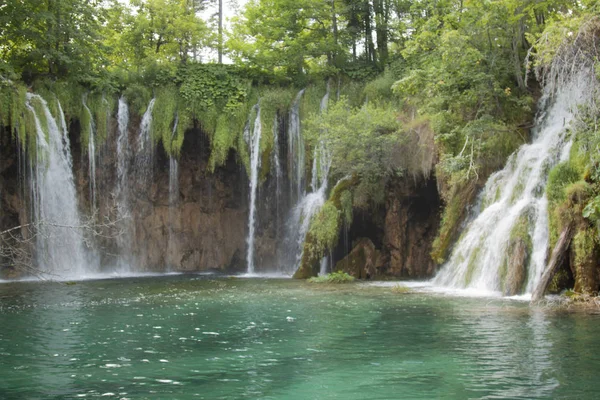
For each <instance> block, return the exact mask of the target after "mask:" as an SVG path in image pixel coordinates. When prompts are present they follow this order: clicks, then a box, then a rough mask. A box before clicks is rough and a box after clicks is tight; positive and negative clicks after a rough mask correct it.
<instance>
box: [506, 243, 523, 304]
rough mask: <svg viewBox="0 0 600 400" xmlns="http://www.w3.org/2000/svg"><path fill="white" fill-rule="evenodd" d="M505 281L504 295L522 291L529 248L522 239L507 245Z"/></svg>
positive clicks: (512, 294)
mask: <svg viewBox="0 0 600 400" xmlns="http://www.w3.org/2000/svg"><path fill="white" fill-rule="evenodd" d="M508 249H509V254H507V258H508V261H507V272H506V282H505V284H504V291H503V293H504V295H505V296H514V295H517V294H520V293H521V292H522V291H523V284H524V283H525V278H526V276H527V263H528V261H529V248H528V246H527V243H526V242H525V241H524V240H522V239H516V240H515V241H513V242H511V243H510V244H509V246H508Z"/></svg>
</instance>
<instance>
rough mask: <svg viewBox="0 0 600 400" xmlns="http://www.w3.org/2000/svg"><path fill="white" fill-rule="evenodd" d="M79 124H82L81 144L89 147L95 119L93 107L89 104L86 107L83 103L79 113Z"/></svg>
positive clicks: (85, 147)
mask: <svg viewBox="0 0 600 400" xmlns="http://www.w3.org/2000/svg"><path fill="white" fill-rule="evenodd" d="M79 125H80V126H81V145H82V147H83V148H84V149H87V148H88V145H89V143H90V138H91V137H92V134H93V132H92V129H94V120H93V115H92V113H91V109H89V106H88V107H87V108H86V107H84V106H83V103H82V107H81V112H80V114H79Z"/></svg>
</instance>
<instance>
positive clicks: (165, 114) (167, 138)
mask: <svg viewBox="0 0 600 400" xmlns="http://www.w3.org/2000/svg"><path fill="white" fill-rule="evenodd" d="M155 93H156V94H155V102H154V108H153V109H152V137H153V139H154V141H155V142H158V141H162V144H163V147H164V149H165V151H166V152H167V154H169V155H170V154H172V153H173V151H172V142H173V140H174V139H175V138H176V137H175V136H176V134H177V132H175V131H174V128H175V126H174V124H175V116H176V114H177V100H178V99H177V95H178V91H177V88H176V87H174V86H165V87H161V88H159V89H157V90H156V92H155Z"/></svg>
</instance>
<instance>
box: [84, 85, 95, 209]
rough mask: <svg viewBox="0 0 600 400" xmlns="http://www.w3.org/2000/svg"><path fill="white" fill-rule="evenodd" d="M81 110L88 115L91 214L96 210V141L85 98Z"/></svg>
mask: <svg viewBox="0 0 600 400" xmlns="http://www.w3.org/2000/svg"><path fill="white" fill-rule="evenodd" d="M82 103H83V108H85V111H86V112H87V113H88V116H89V119H90V122H89V124H88V128H87V129H88V131H89V133H90V136H89V138H88V160H89V171H88V173H89V178H90V203H91V206H92V212H94V211H95V210H96V139H95V135H96V133H95V130H96V126H95V124H94V115H93V114H92V112H91V111H90V109H89V107H88V106H87V104H86V102H85V96H84V97H83V99H82Z"/></svg>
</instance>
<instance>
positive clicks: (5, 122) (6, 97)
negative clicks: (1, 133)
mask: <svg viewBox="0 0 600 400" xmlns="http://www.w3.org/2000/svg"><path fill="white" fill-rule="evenodd" d="M26 94H27V88H26V87H25V86H24V85H23V84H21V83H14V82H11V81H7V80H2V81H0V124H1V125H2V126H4V127H11V129H12V132H13V135H17V136H18V137H19V138H20V139H21V140H23V141H24V140H25V137H26V134H27V132H26V129H25V120H24V118H25V115H26V113H27V109H26V107H25V101H26Z"/></svg>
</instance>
